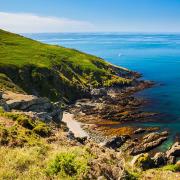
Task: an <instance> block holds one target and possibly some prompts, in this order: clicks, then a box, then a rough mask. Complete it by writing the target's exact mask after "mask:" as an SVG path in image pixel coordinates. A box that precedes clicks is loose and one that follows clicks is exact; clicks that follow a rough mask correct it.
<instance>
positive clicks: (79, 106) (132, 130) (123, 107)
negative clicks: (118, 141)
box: [68, 79, 168, 154]
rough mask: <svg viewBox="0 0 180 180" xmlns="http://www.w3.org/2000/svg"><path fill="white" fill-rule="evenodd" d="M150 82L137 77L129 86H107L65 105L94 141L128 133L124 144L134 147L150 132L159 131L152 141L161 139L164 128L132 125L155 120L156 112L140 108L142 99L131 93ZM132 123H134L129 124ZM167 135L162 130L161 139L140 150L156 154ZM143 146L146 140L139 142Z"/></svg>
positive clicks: (150, 86)
mask: <svg viewBox="0 0 180 180" xmlns="http://www.w3.org/2000/svg"><path fill="white" fill-rule="evenodd" d="M153 86H154V82H150V81H143V80H137V79H136V83H134V85H133V86H131V87H126V88H123V89H120V88H117V87H116V88H111V89H108V90H107V95H100V96H93V97H92V98H91V99H81V100H78V101H76V103H75V104H73V105H71V106H70V107H69V108H68V112H69V113H71V114H73V116H74V120H75V121H77V122H80V123H81V125H82V128H83V129H84V130H85V131H86V132H87V134H88V137H89V138H90V139H92V140H93V141H95V142H97V143H102V142H106V141H109V140H110V139H112V138H114V137H118V136H126V135H127V136H129V137H130V140H128V143H126V145H125V146H131V145H132V144H134V149H135V148H136V147H138V144H139V143H140V142H141V141H142V142H143V138H144V137H145V136H147V135H149V134H153V133H155V134H158V135H159V137H158V138H157V139H156V137H155V138H154V139H152V142H157V141H159V139H161V133H164V132H165V131H164V129H160V128H159V127H144V128H142V127H140V126H138V125H135V123H138V122H153V121H156V120H155V117H156V116H158V114H157V113H152V112H143V111H140V110H139V109H140V107H141V108H142V107H143V105H144V103H145V100H143V99H140V98H137V97H135V96H134V94H135V93H136V92H139V91H142V90H144V89H147V88H152V87H153ZM132 123H134V125H131V124H132ZM138 131H139V132H138ZM163 131H164V132H163ZM163 136H164V135H163ZM167 139H168V133H165V136H164V138H163V140H162V141H160V142H159V143H157V144H156V145H152V147H151V148H150V149H149V150H148V149H144V150H143V152H149V151H150V152H151V151H152V152H153V153H152V154H155V152H156V150H155V149H156V148H157V147H159V146H160V145H161V144H162V143H163V142H164V141H166V140H167ZM134 142H135V143H134ZM142 146H146V144H142ZM125 149H126V148H125ZM132 149H133V148H130V149H129V150H130V151H131V150H132Z"/></svg>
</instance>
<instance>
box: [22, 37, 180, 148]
mask: <svg viewBox="0 0 180 180" xmlns="http://www.w3.org/2000/svg"><path fill="white" fill-rule="evenodd" d="M26 36H28V37H31V38H33V39H36V40H40V41H42V42H45V43H48V44H57V45H62V46H65V47H70V48H75V49H78V50H81V51H84V52H87V53H90V54H94V55H96V56H99V57H102V58H104V59H106V60H107V61H109V62H111V63H113V64H116V65H120V66H123V67H127V68H129V69H131V70H134V71H137V72H140V73H142V74H143V79H147V80H152V81H155V82H156V84H157V85H156V86H154V87H153V88H150V89H146V90H144V91H141V92H138V93H137V96H140V97H142V98H145V99H147V100H148V101H149V103H147V105H146V106H145V107H143V110H146V111H150V112H159V113H161V114H163V116H162V117H160V118H159V119H158V121H155V122H146V123H144V122H143V123H134V124H132V125H133V126H142V127H144V126H145V127H157V126H158V127H160V128H161V129H167V130H169V132H170V138H169V140H168V141H166V143H164V144H163V146H162V147H163V148H165V147H168V146H169V144H171V143H172V141H174V139H175V138H176V136H179V133H180V83H179V82H180V34H119V33H106V34H103V33H90V34H88V33H58V34H31V35H30V34H29V35H27V34H26Z"/></svg>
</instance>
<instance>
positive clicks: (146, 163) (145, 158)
mask: <svg viewBox="0 0 180 180" xmlns="http://www.w3.org/2000/svg"><path fill="white" fill-rule="evenodd" d="M131 165H132V166H137V167H139V168H142V169H143V170H146V169H150V168H153V167H154V161H153V160H152V159H151V158H150V156H149V154H148V153H145V154H139V155H137V156H135V157H134V158H133V159H132V161H131Z"/></svg>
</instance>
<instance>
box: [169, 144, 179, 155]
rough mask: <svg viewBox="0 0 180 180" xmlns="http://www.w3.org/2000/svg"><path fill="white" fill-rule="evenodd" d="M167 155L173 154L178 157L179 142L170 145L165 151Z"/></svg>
mask: <svg viewBox="0 0 180 180" xmlns="http://www.w3.org/2000/svg"><path fill="white" fill-rule="evenodd" d="M166 154H167V157H170V156H175V157H179V156H180V142H176V143H174V144H173V145H172V147H171V148H170V149H169V150H168V151H167V152H166Z"/></svg>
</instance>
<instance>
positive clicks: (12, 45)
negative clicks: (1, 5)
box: [0, 30, 131, 101]
mask: <svg viewBox="0 0 180 180" xmlns="http://www.w3.org/2000/svg"><path fill="white" fill-rule="evenodd" d="M0 73H1V77H5V76H6V78H8V80H9V81H11V83H13V84H14V85H15V86H16V88H14V89H15V90H16V89H18V90H22V91H24V92H26V93H31V94H35V95H40V96H46V97H49V98H50V99H51V100H59V99H62V98H64V100H67V101H73V100H75V99H77V98H81V97H85V96H88V90H89V87H90V85H92V86H93V87H101V86H112V85H128V84H130V83H131V80H130V79H128V77H129V75H130V74H131V73H130V72H129V71H128V70H126V69H123V68H120V67H115V66H113V65H111V64H109V63H107V62H105V61H104V60H102V59H101V58H98V57H95V56H92V55H89V54H85V53H82V52H79V51H77V50H73V49H68V48H64V47H61V46H54V45H47V44H43V43H40V42H37V41H34V40H31V39H28V38H25V37H22V36H20V35H17V34H13V33H9V32H6V31H3V30H0ZM3 74H4V75H3ZM0 79H2V78H0ZM1 82H2V81H1V80H0V83H1ZM2 86H3V89H5V86H4V84H3V85H0V88H1V87H2Z"/></svg>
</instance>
